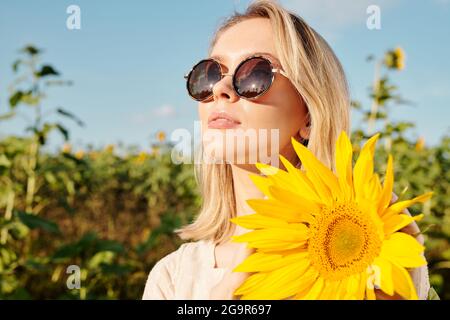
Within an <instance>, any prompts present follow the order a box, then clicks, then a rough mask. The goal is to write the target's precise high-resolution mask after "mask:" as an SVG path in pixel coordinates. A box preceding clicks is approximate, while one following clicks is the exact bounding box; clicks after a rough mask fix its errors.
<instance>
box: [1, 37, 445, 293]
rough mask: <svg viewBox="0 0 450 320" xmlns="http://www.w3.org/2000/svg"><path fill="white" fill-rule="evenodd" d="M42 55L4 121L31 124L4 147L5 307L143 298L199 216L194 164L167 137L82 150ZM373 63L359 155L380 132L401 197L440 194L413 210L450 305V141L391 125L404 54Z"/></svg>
mask: <svg viewBox="0 0 450 320" xmlns="http://www.w3.org/2000/svg"><path fill="white" fill-rule="evenodd" d="M41 55H42V51H41V50H40V49H38V48H36V47H35V46H32V45H29V46H26V47H25V48H23V49H22V50H21V58H20V59H19V60H17V61H16V62H14V63H13V70H14V72H16V73H17V80H16V81H15V82H14V83H13V84H12V85H11V87H10V88H9V89H10V92H9V96H10V99H9V111H7V112H6V113H4V114H0V122H1V121H7V120H8V119H11V118H13V117H16V116H22V117H25V118H27V119H29V120H30V121H29V122H30V124H29V126H28V127H27V128H25V130H24V134H23V135H21V136H12V135H11V136H6V137H3V138H1V140H0V299H12V298H19V299H139V298H141V296H142V292H143V288H144V285H145V280H146V277H147V275H148V272H149V271H150V269H151V268H152V266H153V265H154V263H155V262H156V261H158V260H159V259H160V258H161V257H163V256H164V255H166V254H167V253H169V252H171V251H173V250H175V249H176V248H177V247H178V246H179V245H180V244H181V241H180V240H179V239H178V238H177V237H176V236H175V235H173V233H172V231H173V230H174V229H175V228H177V227H179V226H181V225H182V224H185V223H187V222H189V221H190V220H191V219H192V218H193V217H194V215H195V214H196V212H198V210H199V206H200V198H199V195H198V193H197V187H196V182H195V178H194V172H193V166H192V165H190V164H182V165H176V164H174V163H173V162H172V160H171V150H172V147H173V145H172V144H171V143H170V142H169V141H167V140H166V133H165V132H163V131H159V132H156V133H154V134H155V136H154V141H153V143H152V144H151V146H150V148H149V150H148V151H147V150H138V149H137V148H134V147H132V146H119V145H107V146H105V147H104V148H101V149H98V148H97V149H95V148H93V147H90V146H89V147H87V148H84V149H77V150H74V149H73V147H72V145H71V143H70V136H69V132H68V130H67V129H66V128H65V127H64V125H63V122H62V120H63V119H64V118H65V119H66V120H67V121H75V122H76V123H77V124H78V125H80V126H83V121H82V120H80V119H78V118H77V117H76V116H75V115H74V114H73V113H71V112H69V111H68V110H65V109H63V108H61V107H56V108H53V109H47V108H45V109H44V102H45V97H46V91H47V90H48V88H49V87H50V86H61V85H72V83H71V81H65V80H61V79H60V78H61V76H60V73H59V72H58V71H57V70H56V69H55V68H54V67H53V66H51V65H48V64H41V63H40V59H41ZM368 61H369V62H370V63H374V67H375V73H374V79H373V83H372V86H371V87H370V92H369V95H370V97H371V100H372V105H371V106H369V107H368V108H366V107H365V106H363V105H362V104H361V103H359V102H357V101H353V102H352V106H353V108H354V110H356V111H357V112H361V114H362V118H361V119H362V121H361V123H360V124H359V126H358V127H357V128H356V129H355V130H354V132H353V134H352V140H353V142H354V149H355V152H358V151H359V146H360V145H361V143H362V142H363V141H364V140H365V139H367V138H368V137H369V136H370V135H371V134H372V133H373V132H374V131H377V132H381V138H382V139H381V140H382V141H383V142H384V144H383V146H384V147H383V146H381V144H380V145H379V147H378V152H377V153H376V162H377V165H376V168H377V169H378V170H379V172H380V174H383V172H384V170H385V163H386V159H387V153H389V152H390V153H392V154H393V156H394V163H395V175H396V181H397V184H396V186H395V192H396V193H397V194H398V195H399V196H400V198H401V197H402V196H405V197H412V196H415V195H418V194H421V193H423V192H425V191H429V190H433V191H434V192H435V193H434V196H433V198H432V199H431V201H429V202H427V203H426V204H425V205H424V206H423V207H413V208H412V209H411V210H410V211H411V212H412V214H417V213H418V211H417V210H418V209H420V208H422V209H423V212H424V213H425V218H424V219H423V220H422V221H421V222H420V227H421V229H422V230H423V232H424V233H425V236H426V239H427V240H426V246H427V251H426V253H427V258H428V261H429V268H430V275H431V282H432V285H433V286H434V287H435V288H436V290H437V291H438V293H439V294H440V296H441V298H443V299H450V287H449V284H450V272H449V268H450V246H449V244H448V240H449V236H450V221H449V220H450V211H449V205H448V204H449V203H448V201H449V200H448V196H447V195H448V194H449V193H450V192H449V191H450V190H449V184H448V181H449V175H450V173H449V172H450V170H449V150H450V146H449V137H448V136H445V137H444V138H442V140H441V141H440V143H439V144H437V145H434V146H428V145H427V144H426V142H425V141H424V140H423V139H422V138H419V139H418V140H412V139H411V138H408V135H407V134H406V133H407V132H408V130H413V129H414V124H413V123H409V122H393V121H392V119H390V118H389V110H390V108H393V107H395V106H396V105H398V104H405V103H409V104H410V102H408V101H407V100H405V99H403V98H402V97H401V96H400V95H399V93H398V88H397V87H396V86H395V85H394V84H393V83H391V79H390V77H389V76H390V75H391V73H392V72H398V71H401V70H402V69H403V68H404V66H405V54H404V52H403V50H402V49H401V48H396V49H393V50H389V51H387V52H386V54H385V56H383V57H382V58H380V59H376V58H375V57H373V56H371V57H369V58H368ZM45 107H48V106H45ZM21 108H23V109H21ZM19 111H21V112H22V111H23V113H21V112H19ZM49 115H57V116H59V119H60V120H58V121H56V122H55V121H49V120H47V119H49V118H48V116H49ZM53 118H54V117H53ZM52 131H57V132H59V134H61V135H62V137H63V138H64V140H65V143H64V144H63V145H62V147H61V150H60V152H57V153H51V152H46V151H44V149H43V148H42V147H43V146H44V145H45V144H46V142H47V137H48V135H49V134H50V133H51V132H52ZM380 146H381V147H380ZM69 265H77V266H79V267H80V276H81V288H80V289H68V287H67V280H68V274H67V273H66V270H67V267H68V266H69Z"/></svg>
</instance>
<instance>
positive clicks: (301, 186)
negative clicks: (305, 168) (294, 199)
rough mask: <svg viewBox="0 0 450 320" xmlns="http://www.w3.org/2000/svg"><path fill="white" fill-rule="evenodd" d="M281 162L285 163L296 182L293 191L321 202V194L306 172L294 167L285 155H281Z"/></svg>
mask: <svg viewBox="0 0 450 320" xmlns="http://www.w3.org/2000/svg"><path fill="white" fill-rule="evenodd" d="M280 159H281V162H282V163H283V164H284V166H285V167H286V169H287V170H288V172H289V174H290V175H291V179H292V180H293V183H294V184H295V189H293V190H292V191H293V192H295V193H298V194H300V195H303V196H304V197H305V198H308V199H311V200H312V201H315V202H321V199H320V197H319V195H318V194H317V192H316V190H315V189H314V185H313V184H312V182H311V181H310V180H309V178H308V177H307V176H306V174H305V173H304V172H302V171H301V170H300V169H298V168H296V167H294V166H293V165H292V164H291V163H290V162H289V161H288V160H287V159H286V158H285V157H283V156H282V155H280Z"/></svg>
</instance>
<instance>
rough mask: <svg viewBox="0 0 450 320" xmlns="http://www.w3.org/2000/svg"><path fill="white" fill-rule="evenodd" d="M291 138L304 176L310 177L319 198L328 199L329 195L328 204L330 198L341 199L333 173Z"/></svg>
mask: <svg viewBox="0 0 450 320" xmlns="http://www.w3.org/2000/svg"><path fill="white" fill-rule="evenodd" d="M291 140H292V144H293V146H294V149H295V152H296V153H297V155H298V157H299V158H300V160H301V161H302V165H303V167H304V168H305V169H306V176H310V177H311V182H312V183H313V184H314V187H315V189H316V191H317V193H318V194H319V195H320V196H321V198H323V199H328V198H330V197H331V199H329V200H328V203H329V204H331V203H332V200H336V199H342V193H341V190H340V188H339V183H338V180H337V178H336V176H335V175H334V173H333V172H332V171H331V170H330V169H329V168H327V167H326V166H325V165H324V164H323V163H322V162H320V161H319V160H318V159H317V158H316V157H315V156H314V155H313V154H312V152H311V151H310V150H309V149H308V148H306V147H305V146H304V145H302V144H301V143H299V142H298V141H297V140H295V139H294V138H292V139H291ZM330 200H331V201H330Z"/></svg>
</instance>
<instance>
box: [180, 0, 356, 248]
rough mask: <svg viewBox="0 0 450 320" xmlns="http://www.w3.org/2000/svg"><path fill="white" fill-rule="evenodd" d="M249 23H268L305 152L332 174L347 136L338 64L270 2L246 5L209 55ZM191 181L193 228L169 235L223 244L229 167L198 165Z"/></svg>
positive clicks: (228, 226)
mask: <svg viewBox="0 0 450 320" xmlns="http://www.w3.org/2000/svg"><path fill="white" fill-rule="evenodd" d="M251 18H267V19H269V20H270V23H271V25H272V29H273V32H274V36H275V39H276V43H275V48H276V53H277V55H278V58H279V60H280V63H281V65H282V67H283V69H284V70H285V71H286V73H287V75H288V77H289V79H290V80H291V82H292V84H293V85H294V86H295V88H296V89H297V91H298V92H299V93H300V95H301V96H302V98H303V100H304V102H305V104H306V106H307V108H308V113H309V119H310V136H309V141H308V148H309V149H310V150H311V152H313V153H314V155H315V156H316V157H317V158H318V159H319V160H320V161H322V162H323V163H324V164H325V165H326V166H328V167H329V168H330V169H331V170H333V171H335V164H334V161H333V159H334V149H335V143H336V140H337V138H338V136H339V134H340V132H341V131H345V132H346V133H347V134H348V133H349V123H350V119H349V118H350V110H349V109H350V101H349V93H348V85H347V80H346V77H345V74H344V71H343V68H342V66H341V64H340V62H339V60H338V59H337V57H336V56H335V54H334V52H333V50H332V49H331V48H330V46H329V45H328V43H327V42H326V41H325V40H324V39H323V38H322V37H321V36H320V35H319V34H318V33H317V32H316V31H315V30H314V29H313V28H311V27H310V26H309V25H308V24H307V23H306V22H305V21H304V20H303V19H302V18H301V17H299V16H297V15H296V14H294V13H292V12H289V11H288V10H286V9H284V8H283V7H281V5H279V4H278V3H277V2H276V1H270V0H257V1H254V2H252V3H251V4H250V5H249V6H248V8H247V10H246V11H245V12H244V13H239V12H236V11H235V12H234V14H233V15H232V16H230V17H229V18H227V19H226V20H225V21H224V22H223V24H222V25H221V26H220V27H219V28H218V30H217V31H216V33H215V34H214V36H213V38H212V41H211V44H210V47H209V52H210V53H211V51H212V49H213V47H214V45H215V44H216V42H217V40H218V39H219V37H220V35H221V34H222V33H223V32H224V31H226V30H227V29H228V28H230V27H232V26H234V25H236V24H238V23H239V22H241V21H244V20H247V19H251ZM196 178H197V182H198V184H199V186H200V193H201V197H202V207H201V209H200V212H199V214H198V216H197V217H196V219H195V221H194V222H193V223H191V224H189V225H186V226H184V227H182V228H180V229H177V230H175V232H176V233H178V234H179V236H180V237H181V238H182V239H184V240H187V239H192V240H203V239H204V240H210V239H212V240H213V241H214V242H215V243H223V242H225V241H226V240H228V239H229V237H230V236H231V235H232V233H233V231H234V228H235V226H234V224H232V223H231V222H230V221H229V219H230V218H233V217H235V216H236V202H235V196H234V188H233V176H232V171H231V165H230V164H227V163H224V164H201V163H200V164H199V165H198V166H197V168H196Z"/></svg>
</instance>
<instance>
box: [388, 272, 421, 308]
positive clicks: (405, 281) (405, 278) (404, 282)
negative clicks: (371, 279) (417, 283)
mask: <svg viewBox="0 0 450 320" xmlns="http://www.w3.org/2000/svg"><path fill="white" fill-rule="evenodd" d="M392 279H393V281H394V290H395V292H397V293H398V294H399V295H401V296H402V297H404V298H405V299H411V300H417V299H418V297H417V293H416V288H415V287H414V283H413V281H412V279H411V276H410V275H409V273H408V271H406V269H405V268H403V267H401V266H399V265H398V264H396V263H393V264H392Z"/></svg>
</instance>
